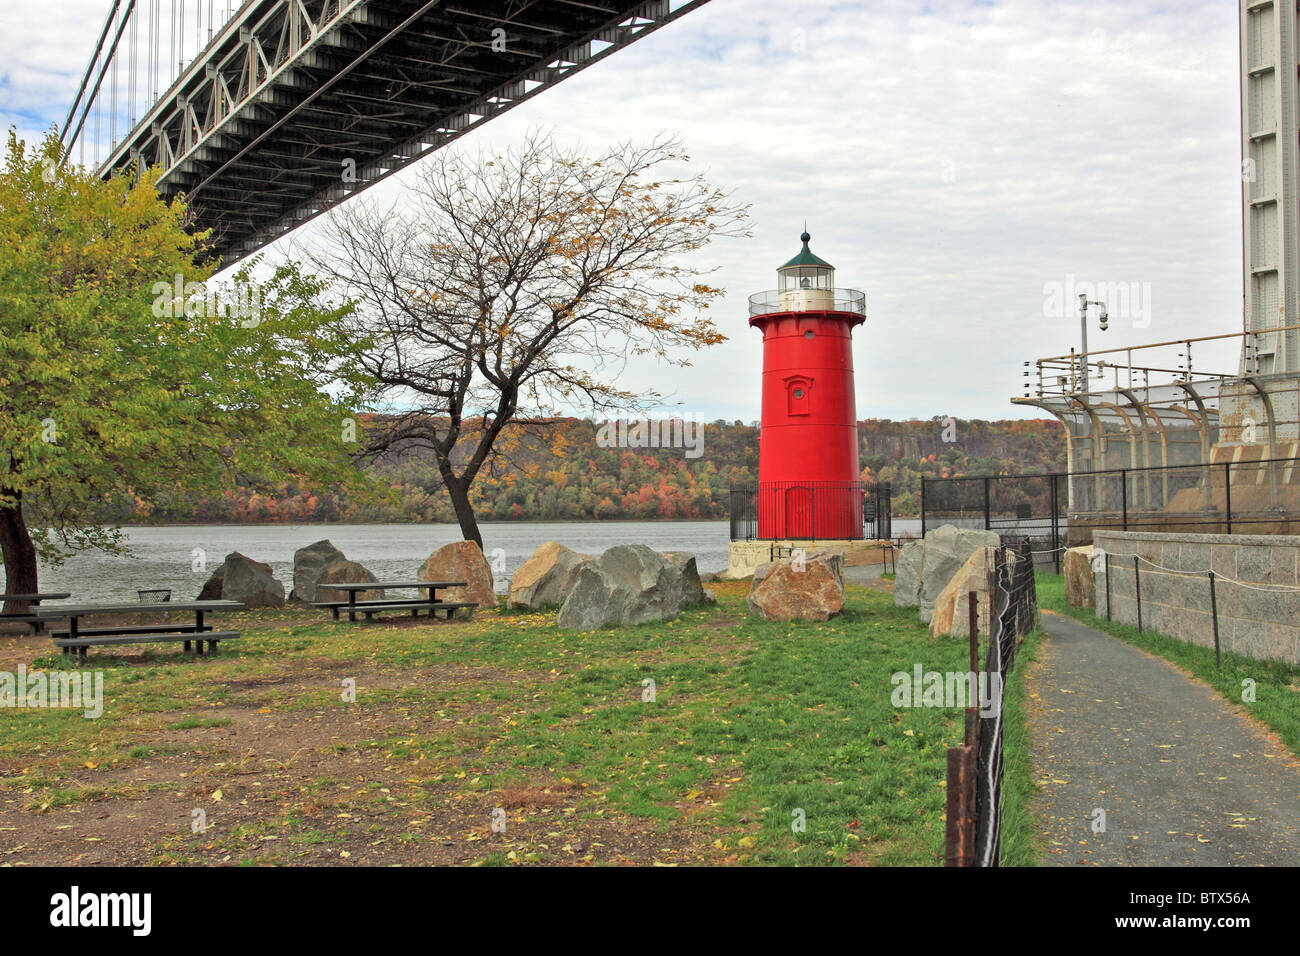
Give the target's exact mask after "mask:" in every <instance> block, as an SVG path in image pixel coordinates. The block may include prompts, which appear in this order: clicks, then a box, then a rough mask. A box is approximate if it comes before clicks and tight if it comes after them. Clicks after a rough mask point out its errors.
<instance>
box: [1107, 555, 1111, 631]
mask: <svg viewBox="0 0 1300 956" xmlns="http://www.w3.org/2000/svg"><path fill="white" fill-rule="evenodd" d="M1110 619H1111V616H1110V552H1109V551H1107V552H1106V620H1108V621H1109V620H1110Z"/></svg>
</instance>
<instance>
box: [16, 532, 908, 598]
mask: <svg viewBox="0 0 1300 956" xmlns="http://www.w3.org/2000/svg"><path fill="white" fill-rule="evenodd" d="M913 524H915V525H916V526H917V528H919V527H920V522H919V521H908V520H906V519H898V518H895V519H894V534H906V533H910V532H911V531H912V529H911V525H913ZM480 529H481V531H482V533H483V550H484V552H485V553H486V554H487V555H488V558H489V560H492V559H494V558H495V559H496V560H497V561H498V567H499V566H500V564H501V563H504V566H505V571H504V573H501V572H500V571H499V570H498V571H497V572H496V573H495V574H494V577H495V580H496V586H497V590H498V591H500V592H504V591H505V590H506V588H507V586H508V584H509V581H510V575H511V574H513V573H514V571H515V569H516V568H518V567H519V565H521V564H523V563H524V562H525V561H526V560H528V558H529V556H530V555H531V554H532V553H533V552H534V551H536V550H537V547H538V545H540V544H541V543H542V542H544V541H558V542H560V543H561V544H563V545H566V546H567V547H570V548H573V549H574V550H575V551H581V552H583V553H585V554H596V555H598V554H600V553H601V552H602V551H604V550H605V549H606V548H612V547H614V546H615V545H619V544H644V545H647V546H649V547H651V548H653V549H654V550H656V551H689V552H691V553H692V554H694V555H695V558H696V565H697V567H699V569H700V573H701V574H703V573H705V572H709V571H722V570H724V569H725V568H726V567H727V544H728V540H727V535H728V531H727V522H726V521H556V522H495V523H485V524H482V525H480ZM123 531H124V534H125V537H126V540H127V542H128V543H129V545H130V546H131V552H132V553H131V554H130V555H129V556H120V555H109V554H104V553H103V552H100V551H83V552H77V553H75V554H73V555H72V556H71V557H69V558H68V560H67V561H66V562H65V563H64V564H63V565H62V566H60V567H57V568H51V567H44V566H42V568H41V573H40V588H41V590H42V591H68V592H70V593H71V594H72V600H73V601H77V602H101V601H136V600H138V597H137V594H136V591H137V590H138V589H141V588H169V589H170V590H171V591H172V599H173V600H177V601H181V600H189V599H192V598H194V597H195V596H196V595H198V593H199V590H200V589H201V588H202V587H203V582H204V581H206V580H207V578H208V576H209V575H210V574H211V573H212V572H213V570H215V569H216V568H217V567H218V566H219V565H220V564H221V562H222V561H223V560H225V557H226V555H227V554H229V553H230V552H232V551H238V552H240V553H241V554H245V555H247V556H248V557H250V558H253V559H254V560H257V561H263V562H265V563H267V564H269V565H270V566H271V568H272V569H273V570H274V572H275V576H276V577H277V578H278V579H279V580H280V581H281V582H282V583H283V584H284V590H285V594H286V596H287V595H288V593H289V591H290V589H291V588H292V587H293V553H294V551H296V550H297V549H298V548H301V547H304V546H305V545H309V544H311V543H312V542H314V541H320V540H321V539H323V538H327V539H329V540H330V541H331V542H333V544H334V546H335V547H336V548H338V549H339V550H340V551H342V552H343V553H344V554H345V555H347V557H348V558H349V559H351V560H353V561H359V562H360V563H361V564H363V565H365V566H366V567H367V568H369V569H370V570H371V571H372V572H373V573H374V574H375V575H376V576H377V577H380V578H412V577H414V576H415V573H416V572H417V571H418V570H419V568H420V565H421V564H423V563H424V560H425V559H426V558H427V557H428V556H429V555H430V554H431V553H433V552H434V551H436V550H437V549H438V548H440V547H441V546H442V545H444V544H449V543H451V542H452V541H459V540H461V533H460V528H459V527H458V526H456V525H452V524H314V525H301V524H300V525H283V524H277V525H170V526H165V527H154V526H141V527H128V528H124V529H123ZM497 548H499V549H501V553H499V554H494V551H495V549H497Z"/></svg>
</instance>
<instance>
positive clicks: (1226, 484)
mask: <svg viewBox="0 0 1300 956" xmlns="http://www.w3.org/2000/svg"><path fill="white" fill-rule="evenodd" d="M1223 504H1224V510H1225V511H1226V512H1227V515H1228V534H1232V462H1228V461H1225V462H1224V463H1223Z"/></svg>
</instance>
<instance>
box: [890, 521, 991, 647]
mask: <svg viewBox="0 0 1300 956" xmlns="http://www.w3.org/2000/svg"><path fill="white" fill-rule="evenodd" d="M998 543H999V538H998V534H997V532H996V531H984V530H981V529H976V528H956V527H954V526H952V525H950V524H946V525H942V526H941V527H938V528H935V529H934V530H933V531H930V532H927V533H926V536H925V538H924V539H923V540H921V541H914V542H912V543H911V544H909V545H907V546H906V547H904V548H903V551H902V554H900V555H899V557H898V565H897V573H896V576H895V580H894V603H895V604H896V605H898V606H899V607H915V608H917V609H918V610H919V611H920V614H921V620H922V621H924V622H925V623H927V624H928V623H930V618H931V616H932V615H933V613H934V602H935V601H936V600H938V597H939V595H940V593H942V591H943V589H944V588H945V587H946V586H947V584H948V582H949V581H951V580H952V578H953V575H955V574H956V573H957V572H958V571H960V570H961V569H962V567H963V566H964V565H965V564H966V562H967V561H968V560H970V557H971V555H972V554H974V553H975V552H976V551H978V550H979V549H980V548H996V547H997V546H998Z"/></svg>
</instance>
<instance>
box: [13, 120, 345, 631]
mask: <svg viewBox="0 0 1300 956" xmlns="http://www.w3.org/2000/svg"><path fill="white" fill-rule="evenodd" d="M59 157H60V153H59V145H58V143H57V141H56V140H55V139H54V138H53V137H47V138H46V140H45V141H44V142H43V143H42V144H41V145H40V147H38V148H35V149H28V148H27V146H26V144H24V143H23V142H22V141H20V140H19V139H18V138H17V136H16V135H15V134H14V133H13V132H12V131H11V132H10V135H9V139H8V143H7V147H6V150H5V159H4V166H3V168H2V169H0V340H3V342H4V349H3V352H0V461H3V462H4V464H5V466H6V467H5V470H4V471H3V473H0V548H2V551H3V558H4V564H5V575H6V592H7V593H26V592H32V591H36V590H37V568H38V563H37V560H38V556H39V557H40V558H41V559H44V560H46V561H50V562H53V563H57V562H58V561H59V560H61V559H62V558H63V557H65V556H66V555H67V553H68V551H69V549H82V548H89V547H99V548H105V549H108V550H120V549H121V548H122V542H121V532H120V528H116V527H111V526H110V527H105V526H103V525H102V524H101V522H100V520H99V516H100V515H101V514H102V513H103V511H104V509H105V508H106V507H113V506H114V505H118V504H120V503H121V502H123V501H126V502H130V503H136V504H141V503H148V502H151V501H154V500H157V499H160V498H166V497H168V496H170V495H171V494H175V493H179V492H181V491H184V492H186V493H188V494H189V495H193V496H211V497H216V496H219V495H221V494H222V493H223V492H224V491H226V490H229V489H232V488H234V487H235V486H236V485H237V484H240V485H244V486H249V485H253V486H259V485H269V484H271V483H273V482H276V481H282V480H285V479H288V478H297V479H302V480H309V481H314V482H318V483H337V482H349V481H353V480H355V472H354V471H353V469H352V467H351V465H350V453H351V452H353V451H354V450H355V449H356V448H357V444H358V436H357V435H356V431H357V429H356V426H350V425H349V422H350V420H351V413H350V412H349V411H348V410H349V409H350V408H352V407H354V404H353V403H354V401H355V400H356V399H357V396H359V395H360V394H362V393H363V392H364V391H365V389H366V387H367V380H366V379H365V378H364V376H362V375H361V374H360V373H359V372H357V371H356V369H355V367H354V366H353V364H352V362H351V360H350V358H349V354H350V350H351V348H352V343H349V342H348V340H347V339H346V338H345V337H344V335H343V333H342V332H341V331H340V330H341V329H342V327H343V321H342V320H343V318H344V316H345V314H346V312H347V311H348V309H347V308H346V307H339V308H332V307H326V306H323V305H322V304H320V302H321V300H320V296H321V294H322V292H323V289H322V286H321V284H320V283H319V282H317V281H316V280H314V279H313V278H311V277H309V276H306V275H303V274H302V273H301V272H300V271H299V270H298V269H297V268H296V267H294V266H291V265H286V266H282V267H280V268H278V269H276V270H274V272H273V274H272V275H271V276H270V277H269V278H266V279H262V280H261V281H257V282H255V281H254V280H253V278H252V276H251V272H252V270H253V269H254V268H256V263H253V264H252V265H250V266H248V267H246V268H245V269H244V270H241V272H240V273H239V274H238V275H236V276H235V277H234V279H233V280H232V282H230V283H227V284H224V285H222V286H221V287H220V288H218V287H216V286H215V285H212V286H209V285H208V283H207V280H209V279H210V278H211V276H212V273H213V271H214V268H215V266H214V264H212V263H207V262H205V261H204V258H203V242H204V239H205V238H206V234H204V233H199V234H195V233H192V232H191V231H190V230H189V228H188V227H189V217H188V215H187V209H186V206H185V203H184V202H183V201H181V200H179V199H177V200H172V201H170V202H167V201H164V200H163V199H162V198H161V197H160V196H159V194H158V191H157V188H156V181H157V173H156V172H147V173H144V174H143V175H142V176H141V177H140V178H139V179H133V178H131V177H128V176H115V177H114V178H112V179H110V180H101V179H99V178H97V177H96V176H94V175H93V174H91V173H89V172H88V171H86V170H83V169H79V168H74V167H71V166H65V165H60V162H59ZM327 388H329V389H331V391H328V392H327V391H326V389H327ZM146 510H147V509H146ZM10 609H11V610H19V609H21V605H20V604H18V603H13V604H12V606H11V608H10Z"/></svg>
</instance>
